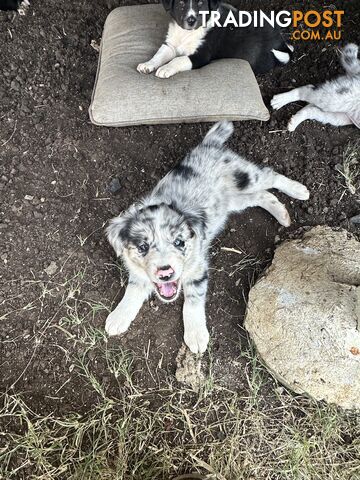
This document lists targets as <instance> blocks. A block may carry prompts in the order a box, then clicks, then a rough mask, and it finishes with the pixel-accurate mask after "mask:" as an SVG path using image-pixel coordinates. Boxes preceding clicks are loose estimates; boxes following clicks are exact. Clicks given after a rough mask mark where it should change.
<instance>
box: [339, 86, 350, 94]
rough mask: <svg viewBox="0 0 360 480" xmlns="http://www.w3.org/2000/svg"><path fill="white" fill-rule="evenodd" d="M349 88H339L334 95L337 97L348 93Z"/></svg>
mask: <svg viewBox="0 0 360 480" xmlns="http://www.w3.org/2000/svg"><path fill="white" fill-rule="evenodd" d="M349 90H350V89H349V88H348V87H340V88H338V89H337V90H336V93H338V94H339V95H343V94H344V93H349Z"/></svg>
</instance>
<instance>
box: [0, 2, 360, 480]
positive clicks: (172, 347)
mask: <svg viewBox="0 0 360 480" xmlns="http://www.w3.org/2000/svg"><path fill="white" fill-rule="evenodd" d="M110 3H111V5H110V6H114V5H115V4H126V5H128V4H133V3H141V2H129V1H125V2H110ZM143 3H144V2H143ZM261 3H262V2H250V1H246V2H243V3H242V5H245V6H247V7H249V6H250V7H252V8H254V6H255V7H256V6H259V5H260V4H261ZM358 3H359V2H358V0H351V1H344V0H342V1H340V0H339V1H338V2H337V3H336V8H337V9H341V8H343V9H344V10H345V12H346V15H345V25H344V30H343V39H342V42H341V43H345V42H349V41H353V42H357V43H358V42H359V28H358V25H359V23H360V12H359V5H358ZM305 4H306V5H307V4H308V5H310V4H311V5H312V6H313V7H315V8H318V9H321V8H322V7H323V2H320V1H313V2H303V1H301V2H300V1H294V2H292V1H286V2H283V1H279V0H277V1H274V2H272V6H273V7H279V8H288V9H290V8H295V7H299V8H300V7H301V8H304V5H305ZM244 8H245V7H244ZM108 13H109V2H106V1H105V0H104V1H102V0H98V1H95V0H93V1H89V0H86V1H85V0H78V1H76V2H68V1H66V0H56V1H55V0H48V1H47V2H42V1H40V0H33V1H31V8H30V9H29V11H28V13H27V15H26V16H23V17H22V16H16V17H15V18H13V15H12V14H7V13H2V12H0V44H1V49H0V75H1V81H0V122H1V128H0V156H1V165H0V199H1V212H0V249H1V252H0V282H1V293H0V295H1V297H0V305H1V311H0V318H1V325H0V340H1V353H0V365H1V370H0V371H1V374H0V388H1V391H2V392H7V393H8V394H11V395H14V394H21V396H22V398H24V399H25V400H26V403H27V405H29V406H30V407H31V409H32V411H34V412H37V413H41V414H49V413H50V412H56V414H57V415H62V414H66V413H68V412H76V413H78V414H85V413H86V412H87V411H88V409H89V408H91V407H92V406H93V405H94V404H95V403H96V402H97V397H98V396H97V393H96V392H94V389H93V388H91V387H89V385H88V383H87V382H85V381H84V379H83V377H82V376H81V375H80V374H79V371H78V368H77V364H76V362H74V360H73V358H75V357H76V358H82V359H84V358H85V356H86V359H87V360H86V361H87V365H88V368H89V369H91V372H92V374H93V375H94V376H96V377H97V378H98V379H101V382H102V384H103V385H105V387H106V389H107V392H108V395H110V396H111V395H112V394H114V395H115V393H116V392H117V391H118V389H119V384H118V380H117V379H115V378H114V376H113V375H112V374H111V373H109V371H108V370H107V368H106V364H105V363H104V361H103V359H102V358H97V356H96V350H94V352H95V353H94V352H93V351H91V350H90V347H89V344H88V343H86V339H85V336H86V334H85V333H84V332H86V331H88V329H93V330H92V331H93V332H97V333H96V335H97V336H98V337H97V336H96V335H94V336H93V337H92V339H93V340H91V341H94V338H95V339H96V338H99V342H104V341H105V340H104V338H103V337H101V335H102V333H101V332H102V331H103V326H104V322H105V318H106V315H107V312H108V310H109V309H111V308H112V307H113V306H114V305H115V304H116V302H118V301H119V299H120V298H121V296H122V294H123V291H124V284H125V282H126V274H125V272H124V271H123V269H122V267H121V266H120V265H119V264H117V262H116V260H115V258H114V254H113V251H112V250H111V248H110V246H109V245H108V243H107V241H106V239H105V237H104V226H105V223H106V221H107V220H108V219H109V218H111V217H112V216H114V215H117V214H118V213H119V212H120V211H122V210H123V209H125V208H126V207H127V206H129V205H130V204H131V202H133V201H134V200H135V199H137V198H138V197H139V196H141V195H142V194H143V193H145V192H146V191H148V190H149V189H151V188H152V187H153V186H154V185H155V184H156V182H157V181H158V180H159V179H160V178H161V177H162V176H163V175H164V174H165V173H166V172H167V171H168V170H169V169H170V168H171V167H172V166H174V165H175V164H176V163H177V162H178V161H179V159H181V158H182V157H183V156H184V154H185V153H186V152H188V151H189V149H191V148H192V147H193V146H194V145H196V144H197V143H198V141H199V140H200V139H201V138H202V137H203V135H204V133H205V132H206V130H207V129H208V125H204V124H192V125H171V126H150V127H149V126H144V127H131V128H118V129H109V128H100V127H95V126H93V125H91V124H90V121H89V117H88V113H87V109H88V107H89V102H90V98H91V92H92V86H93V82H94V77H95V73H96V67H97V60H98V53H97V52H96V51H95V50H94V49H93V48H92V47H91V45H90V43H91V41H92V40H96V41H99V40H100V38H101V32H102V27H103V24H104V20H105V18H106V16H107V14H108ZM336 46H337V44H336V43H335V42H328V43H326V42H322V41H319V42H314V43H312V42H307V43H306V42H298V44H296V50H295V56H294V59H293V61H292V62H291V63H290V64H289V65H287V66H286V67H284V68H281V69H277V70H275V71H273V72H271V73H270V74H267V75H265V76H263V77H259V79H258V80H259V84H260V87H261V91H262V93H263V96H264V100H265V103H266V104H267V105H269V101H270V98H271V96H272V95H273V94H274V93H278V92H281V91H285V90H286V89H288V88H289V87H293V86H297V85H298V86H300V85H303V84H307V83H316V82H320V81H324V80H325V79H327V78H331V77H333V76H334V75H335V74H336V73H338V72H339V71H340V68H339V65H338V61H337V54H336ZM214 94H216V92H214ZM298 107H299V105H297V106H296V105H292V106H289V107H286V108H284V109H282V110H280V111H279V112H276V113H274V114H272V116H271V119H270V121H269V122H267V123H261V122H254V121H250V122H242V123H236V128H235V134H234V136H233V137H232V139H231V141H230V145H231V147H232V148H233V149H234V150H235V151H237V152H241V153H244V154H245V155H247V156H248V158H250V159H253V160H254V161H256V162H258V163H262V164H266V165H270V166H272V167H274V169H276V170H277V171H278V172H280V173H282V174H284V175H288V176H290V177H291V178H293V179H296V180H298V181H300V182H302V183H304V184H305V185H306V186H307V187H308V188H309V189H310V192H311V197H310V200H309V201H307V202H303V203H302V202H298V201H290V200H289V198H287V197H281V195H280V197H281V198H282V200H283V201H284V202H285V203H286V204H287V206H288V207H289V211H290V212H291V217H292V219H293V224H292V226H291V227H290V228H289V229H284V228H283V227H280V226H279V225H278V224H277V223H276V221H275V220H274V219H273V218H271V217H270V216H269V215H268V214H267V213H266V212H264V211H262V210H260V209H254V210H250V211H248V212H246V213H245V214H243V215H242V216H241V217H239V216H237V217H233V218H232V219H231V220H230V222H229V223H228V225H227V227H226V229H225V232H224V233H223V234H222V235H221V237H220V238H218V239H217V240H216V242H215V243H214V245H213V247H212V249H211V279H210V285H209V295H208V310H207V311H208V324H209V327H210V330H211V335H212V345H211V362H212V374H213V377H214V378H215V380H216V382H217V384H218V385H220V386H222V387H223V388H229V389H232V390H234V391H236V392H240V393H241V392H246V391H247V389H248V383H247V379H246V376H245V375H244V369H245V366H246V365H247V359H246V358H245V357H244V356H242V355H241V350H242V348H244V349H246V348H248V347H249V345H248V340H247V337H246V334H245V332H244V331H243V329H242V322H243V315H244V311H245V307H246V298H247V294H248V290H249V286H250V285H251V283H252V282H254V280H255V279H256V278H257V276H258V275H259V274H260V273H261V271H263V269H264V268H265V266H266V265H267V264H268V263H269V262H270V261H271V258H272V254H273V251H274V247H275V243H276V242H279V241H281V240H283V239H287V238H290V237H291V236H294V235H298V234H299V233H301V231H302V230H303V229H304V228H306V227H308V226H312V225H318V224H327V225H330V226H333V227H343V228H345V229H348V230H349V231H351V232H355V226H353V225H352V224H351V223H350V221H349V219H350V218H351V217H352V216H354V215H357V214H359V210H360V206H359V203H357V202H356V201H355V198H354V196H352V195H351V194H350V193H349V191H348V190H347V189H346V187H345V186H344V178H343V177H342V176H341V174H340V173H339V171H338V166H339V165H341V164H342V163H343V153H344V149H345V147H346V145H347V144H348V143H349V142H354V141H355V140H356V139H358V138H359V130H356V129H355V128H354V127H351V126H349V127H342V128H335V127H331V126H324V125H320V124H318V123H314V122H306V123H304V124H302V125H301V126H300V127H299V128H298V129H297V131H296V132H295V133H289V132H287V131H286V129H285V127H286V123H287V121H288V119H289V118H290V115H291V114H292V113H294V112H295V111H296V110H297V109H298ZM114 178H118V179H119V181H120V186H121V188H120V191H119V193H118V194H116V195H113V194H112V193H111V192H110V191H109V188H108V187H109V184H110V182H111V180H112V179H114ZM224 247H226V248H227V249H233V250H230V251H229V250H227V249H226V248H225V249H224ZM84 322H85V323H86V325H87V327H86V328H85V330H84ZM84 339H85V340H84ZM181 343H182V322H181V300H180V301H178V302H176V304H171V305H160V304H159V302H158V301H157V300H155V299H153V300H151V301H149V302H148V303H147V304H146V305H144V307H143V309H142V310H141V314H140V315H139V317H138V318H137V319H136V321H135V322H134V324H133V325H132V327H131V328H130V330H129V332H128V333H127V334H126V335H124V336H123V337H121V338H116V339H112V340H111V341H109V342H108V343H107V345H108V346H109V348H112V349H119V348H122V349H125V350H127V351H130V352H133V355H134V358H135V360H134V364H133V367H134V368H133V370H134V373H133V381H134V382H136V384H138V385H141V387H142V388H147V389H151V388H155V387H158V386H161V385H163V382H165V381H168V379H169V378H174V373H175V364H176V362H175V359H176V355H177V352H178V350H179V348H180V346H181ZM206 358H208V357H206ZM172 381H175V380H172ZM3 428H4V429H5V430H6V431H11V428H12V426H11V423H10V424H9V422H8V421H6V422H5V424H3ZM14 428H15V427H14ZM27 474H28V475H29V471H27ZM18 475H19V476H18V477H16V475H15V474H13V475H12V476H11V478H35V477H30V476H28V477H26V476H22V475H25V474H23V473H21V472H20V473H19V474H18ZM3 478H7V477H6V476H5V477H3ZM8 478H10V474H9V477H8ZM36 478H38V477H36ZM39 478H40V477H39ZM44 478H45V477H44ZM46 478H50V477H46ZM51 478H52V477H51ZM59 478H60V477H59ZM94 478H96V477H94ZM99 478H100V477H99ZM114 478H115V477H114ZM126 478H131V477H126ZM134 478H141V477H136V475H135V476H134ZM159 478H161V477H159ZM259 478H262V477H259ZM264 478H265V477H264ZM268 478H282V477H276V476H273V477H268ZM288 478H296V477H288ZM309 478H310V477H309ZM313 478H317V477H313ZM324 478H325V477H324ZM328 478H330V477H328ZM336 478H337V477H336ZM344 478H345V477H344ZM348 478H350V477H348ZM354 478H355V477H354Z"/></svg>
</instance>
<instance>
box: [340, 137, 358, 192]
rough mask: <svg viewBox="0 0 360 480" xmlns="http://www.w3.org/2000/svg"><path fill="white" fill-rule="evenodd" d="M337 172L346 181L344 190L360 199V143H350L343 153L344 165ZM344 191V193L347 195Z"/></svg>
mask: <svg viewBox="0 0 360 480" xmlns="http://www.w3.org/2000/svg"><path fill="white" fill-rule="evenodd" d="M336 168H337V171H338V172H339V173H340V175H341V176H342V177H343V179H344V182H345V184H344V189H345V191H346V190H347V191H348V192H350V194H351V195H355V196H357V197H359V192H360V141H357V142H355V143H349V144H348V145H347V147H346V148H345V150H344V153H343V163H342V165H338V166H337V167H336ZM345 191H344V193H345Z"/></svg>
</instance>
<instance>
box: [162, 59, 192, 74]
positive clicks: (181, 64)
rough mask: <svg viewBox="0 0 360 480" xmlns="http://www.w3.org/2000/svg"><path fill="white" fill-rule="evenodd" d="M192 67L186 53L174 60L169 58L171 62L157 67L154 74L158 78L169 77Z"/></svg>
mask: <svg viewBox="0 0 360 480" xmlns="http://www.w3.org/2000/svg"><path fill="white" fill-rule="evenodd" d="M192 67H193V64H192V61H191V60H190V58H189V57H187V56H186V55H182V56H181V57H176V58H174V60H171V62H169V63H167V64H166V65H163V66H162V67H160V68H158V69H157V70H156V73H155V75H156V76H157V77H159V78H169V77H172V76H174V75H176V74H177V73H180V72H186V71H187V70H191V69H192Z"/></svg>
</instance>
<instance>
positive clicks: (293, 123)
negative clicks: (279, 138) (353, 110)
mask: <svg viewBox="0 0 360 480" xmlns="http://www.w3.org/2000/svg"><path fill="white" fill-rule="evenodd" d="M305 120H317V121H318V122H321V123H330V124H331V125H335V126H336V127H341V126H344V125H350V124H352V123H353V122H352V121H351V120H350V118H349V117H348V116H347V115H346V113H341V112H324V111H323V110H321V109H320V108H318V107H315V106H314V105H307V106H306V107H304V108H302V109H301V110H300V111H299V112H297V113H296V114H295V115H293V116H292V117H291V119H290V121H289V124H288V130H289V131H290V132H293V131H294V130H295V129H296V128H297V127H298V126H299V125H300V123H302V122H304V121H305Z"/></svg>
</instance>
